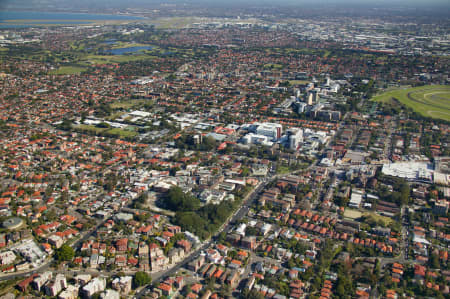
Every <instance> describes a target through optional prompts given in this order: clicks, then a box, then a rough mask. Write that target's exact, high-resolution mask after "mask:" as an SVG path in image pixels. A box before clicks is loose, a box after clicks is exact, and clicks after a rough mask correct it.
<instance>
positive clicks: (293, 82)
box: [289, 80, 311, 85]
mask: <svg viewBox="0 0 450 299" xmlns="http://www.w3.org/2000/svg"><path fill="white" fill-rule="evenodd" d="M310 82H311V81H309V80H289V84H291V85H304V84H308V83H310Z"/></svg>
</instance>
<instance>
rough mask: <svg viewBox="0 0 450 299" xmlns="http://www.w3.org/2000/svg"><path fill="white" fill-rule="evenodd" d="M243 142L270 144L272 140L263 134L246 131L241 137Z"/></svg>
mask: <svg viewBox="0 0 450 299" xmlns="http://www.w3.org/2000/svg"><path fill="white" fill-rule="evenodd" d="M242 141H243V143H244V144H261V145H266V146H272V145H273V142H271V141H270V137H268V136H265V135H258V134H254V133H248V134H247V135H245V136H244V137H242Z"/></svg>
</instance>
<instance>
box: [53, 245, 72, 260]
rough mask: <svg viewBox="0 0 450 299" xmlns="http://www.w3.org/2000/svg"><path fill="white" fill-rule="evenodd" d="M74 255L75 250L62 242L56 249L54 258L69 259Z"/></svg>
mask: <svg viewBox="0 0 450 299" xmlns="http://www.w3.org/2000/svg"><path fill="white" fill-rule="evenodd" d="M74 256H75V250H73V248H72V247H70V246H69V245H67V244H64V245H63V246H61V248H59V249H58V250H57V251H56V259H57V260H58V261H71V260H72V259H73V257H74Z"/></svg>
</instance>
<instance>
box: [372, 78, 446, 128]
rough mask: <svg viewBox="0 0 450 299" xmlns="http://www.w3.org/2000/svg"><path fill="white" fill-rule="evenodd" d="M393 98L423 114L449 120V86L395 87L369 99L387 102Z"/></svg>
mask: <svg viewBox="0 0 450 299" xmlns="http://www.w3.org/2000/svg"><path fill="white" fill-rule="evenodd" d="M393 99H396V100H397V101H399V102H401V103H402V104H403V105H405V106H407V107H409V108H411V109H413V110H414V111H416V112H417V113H420V114H422V115H423V116H426V117H432V118H439V119H443V120H447V121H450V86H446V85H428V86H420V87H414V88H403V89H395V90H391V91H387V92H384V93H382V94H380V95H377V96H375V97H373V98H372V99H371V100H372V101H377V102H382V103H387V102H390V101H392V100H393Z"/></svg>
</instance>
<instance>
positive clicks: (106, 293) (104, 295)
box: [100, 290, 120, 299]
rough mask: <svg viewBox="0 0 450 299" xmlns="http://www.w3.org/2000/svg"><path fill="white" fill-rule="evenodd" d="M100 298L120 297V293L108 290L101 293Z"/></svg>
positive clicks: (114, 298) (111, 298) (115, 298)
mask: <svg viewBox="0 0 450 299" xmlns="http://www.w3.org/2000/svg"><path fill="white" fill-rule="evenodd" d="M100 298H102V299H120V294H119V292H117V291H114V290H106V291H104V292H103V293H101V294H100Z"/></svg>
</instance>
